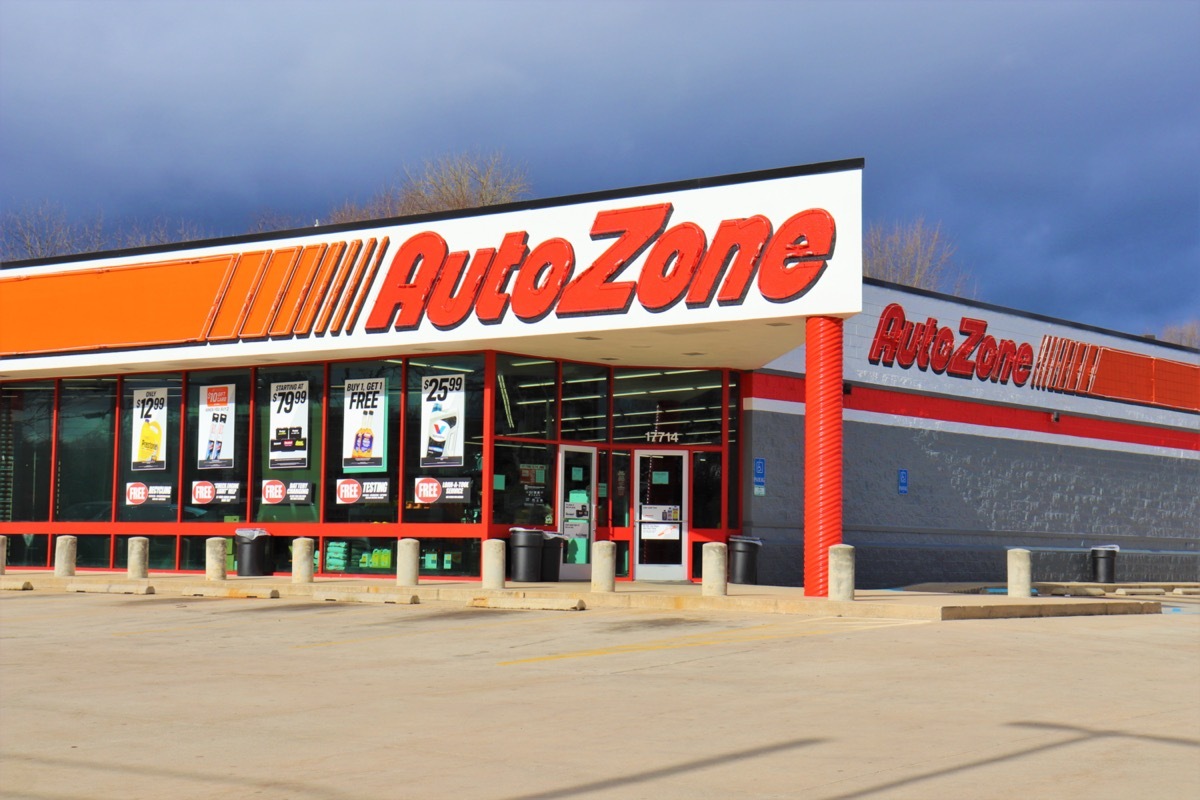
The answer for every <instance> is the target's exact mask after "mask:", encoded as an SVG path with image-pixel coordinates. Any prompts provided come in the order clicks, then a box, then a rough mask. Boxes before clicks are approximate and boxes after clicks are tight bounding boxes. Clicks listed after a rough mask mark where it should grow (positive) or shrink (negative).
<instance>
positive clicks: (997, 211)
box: [0, 0, 1200, 332]
mask: <svg viewBox="0 0 1200 800" xmlns="http://www.w3.org/2000/svg"><path fill="white" fill-rule="evenodd" d="M1197 30H1200V5H1198V4H1196V3H1189V2H1165V3H1163V2H1160V3H1155V2H1139V3H1125V2H1115V3H1093V2H1081V3H1075V2H1037V3H1033V2H1030V3H1025V2H996V3H993V2H976V3H948V2H932V3H910V2H878V3H877V2H848V3H792V2H740V3H733V2H729V3H718V2H711V3H696V2H688V3H684V2H678V3H673V2H657V3H652V2H637V3H634V2H629V3H623V2H604V3H571V4H566V3H528V2H479V3H454V2H445V3H429V4H425V3H390V2H377V3H372V2H361V0H360V1H359V2H340V3H333V2H330V3H315V2H309V3H304V2H282V1H281V2H267V1H266V0H245V1H244V2H208V3H200V2H184V1H182V0H179V1H178V2H170V3H154V2H122V1H121V0H110V1H109V2H103V3H101V2H74V3H64V2H55V1H54V0H0V204H2V205H3V207H4V208H6V209H7V208H14V207H18V206H20V205H21V204H22V203H23V202H27V201H31V200H40V199H46V198H49V199H54V200H57V201H60V202H62V203H64V204H65V205H66V206H67V207H68V208H70V209H71V210H72V211H74V212H76V213H79V214H89V213H95V212H96V211H100V210H102V211H103V212H104V214H105V216H106V217H107V218H109V219H117V218H122V217H139V216H140V217H145V216H155V215H165V216H172V217H185V218H188V219H194V220H198V221H200V222H202V223H203V224H205V225H206V226H208V227H209V228H210V229H211V230H212V231H213V232H214V233H236V232H239V231H241V230H244V229H245V227H246V226H247V225H248V224H249V221H250V218H251V216H252V215H253V214H254V212H255V211H257V210H264V209H270V210H275V211H279V212H285V213H289V214H297V215H300V216H302V217H304V218H308V217H312V218H317V217H319V216H320V215H322V214H324V213H326V212H327V211H328V210H329V209H330V208H331V207H333V206H336V205H337V204H339V203H340V202H342V201H343V200H345V199H347V198H358V199H365V198H366V197H367V196H368V195H370V194H371V193H372V192H373V191H375V190H376V189H378V188H379V187H380V186H382V185H383V184H384V183H386V182H388V181H389V180H391V179H393V178H395V177H396V175H397V174H398V172H399V170H400V168H401V167H402V166H403V165H406V164H408V165H416V164H419V163H420V162H421V161H422V160H423V159H426V158H429V157H433V156H436V155H439V154H443V153H447V152H455V151H461V150H464V149H472V148H483V149H490V148H495V147H499V148H503V149H504V151H505V152H506V153H507V154H508V156H509V157H510V158H511V159H513V160H514V161H518V162H523V163H524V164H525V165H526V166H527V167H528V169H529V173H530V177H531V181H532V184H533V186H534V189H535V191H536V193H537V194H538V195H541V196H549V195H560V194H568V193H574V192H583V191H594V190H599V189H606V188H616V187H621V186H628V185H637V184H645V183H652V182H659V181H667V180H678V179H684V178H691V177H700V176H705V175H714V174H723V173H730V172H738V171H744V170H751V169H764V168H770V167H777V166H785V165H790V164H797V163H806V162H813V161H823V160H830V159H838V158H846V157H855V156H863V157H865V158H866V159H867V170H866V173H865V177H864V181H865V187H864V188H865V198H864V205H865V208H864V211H865V215H866V218H867V220H868V222H870V221H879V222H890V221H892V220H899V221H906V220H911V219H914V218H916V217H918V216H923V217H925V218H926V219H927V220H929V221H932V222H938V221H940V222H941V223H942V225H943V228H944V230H945V231H946V232H947V233H949V234H950V235H951V236H952V237H953V238H954V239H955V240H956V242H957V244H958V248H959V255H960V258H961V260H962V261H963V263H964V264H966V265H967V266H968V267H969V268H970V269H971V271H972V272H973V273H974V275H975V277H976V280H977V283H978V287H979V295H980V297H981V299H984V300H988V301H992V302H997V303H1001V304H1005V305H1012V306H1016V307H1018V308H1023V309H1029V310H1034V311H1038V312H1041V313H1046V314H1050V315H1054V316H1060V317H1066V318H1069V319H1077V320H1080V321H1084V322H1088V323H1092V324H1098V325H1104V326H1111V327H1116V328H1118V329H1123V330H1131V331H1134V332H1142V331H1150V330H1158V329H1160V328H1161V327H1162V326H1163V324H1165V323H1167V322H1171V321H1176V320H1181V319H1184V318H1187V317H1192V316H1195V315H1196V314H1197V310H1198V309H1200V277H1198V273H1200V269H1198V266H1200V99H1198V93H1200V52H1198V51H1200V48H1197V47H1196V46H1195V41H1196V32H1197Z"/></svg>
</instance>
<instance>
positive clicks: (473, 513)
mask: <svg viewBox="0 0 1200 800" xmlns="http://www.w3.org/2000/svg"><path fill="white" fill-rule="evenodd" d="M406 380H407V385H406V387H405V390H406V391H405V437H404V438H405V443H404V473H403V474H404V485H403V486H402V487H401V488H402V497H403V498H404V512H403V521H404V522H431V523H432V522H443V523H446V522H448V523H455V522H457V523H478V522H481V521H482V520H481V519H480V514H481V509H482V503H481V497H482V489H483V486H482V484H481V481H482V479H483V385H484V360H483V356H481V355H464V356H430V357H428V358H415V359H411V360H409V362H408V377H407V378H406Z"/></svg>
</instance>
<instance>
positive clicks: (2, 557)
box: [0, 536, 8, 575]
mask: <svg viewBox="0 0 1200 800" xmlns="http://www.w3.org/2000/svg"><path fill="white" fill-rule="evenodd" d="M7 566H8V537H7V536H0V575H3V574H4V568H5V567H7Z"/></svg>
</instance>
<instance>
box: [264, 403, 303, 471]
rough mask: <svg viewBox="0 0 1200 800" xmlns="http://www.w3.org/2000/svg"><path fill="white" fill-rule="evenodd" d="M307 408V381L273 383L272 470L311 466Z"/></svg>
mask: <svg viewBox="0 0 1200 800" xmlns="http://www.w3.org/2000/svg"><path fill="white" fill-rule="evenodd" d="M308 409H309V404H308V381H293V382H291V383H272V384H271V418H270V432H271V439H270V445H269V450H268V453H269V457H268V464H269V465H270V467H271V469H304V468H306V467H307V466H308Z"/></svg>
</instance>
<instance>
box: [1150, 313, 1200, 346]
mask: <svg viewBox="0 0 1200 800" xmlns="http://www.w3.org/2000/svg"><path fill="white" fill-rule="evenodd" d="M1158 338H1159V339H1161V340H1163V341H1164V342H1173V343H1175V344H1182V345H1185V346H1187V347H1200V319H1191V320H1188V321H1187V322H1181V323H1179V324H1178V325H1168V326H1167V327H1165V328H1163V329H1162V333H1160V334H1159V335H1158Z"/></svg>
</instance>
